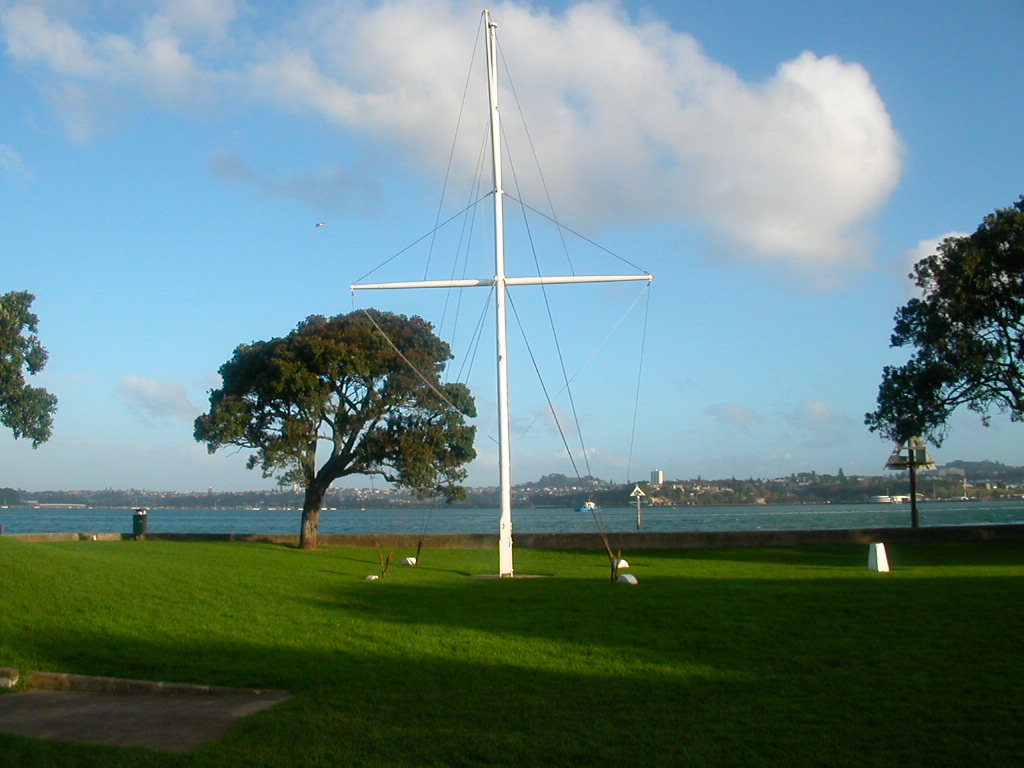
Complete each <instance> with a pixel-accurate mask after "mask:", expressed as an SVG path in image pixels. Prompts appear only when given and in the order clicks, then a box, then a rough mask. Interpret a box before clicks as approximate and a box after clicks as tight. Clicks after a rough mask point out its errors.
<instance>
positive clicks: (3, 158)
mask: <svg viewBox="0 0 1024 768" xmlns="http://www.w3.org/2000/svg"><path fill="white" fill-rule="evenodd" d="M0 170H2V171H4V172H5V173H7V174H9V175H11V176H24V175H25V174H26V173H27V170H26V168H25V161H24V160H22V158H21V155H20V154H19V153H18V151H17V150H16V149H14V147H9V146H7V145H6V144H0Z"/></svg>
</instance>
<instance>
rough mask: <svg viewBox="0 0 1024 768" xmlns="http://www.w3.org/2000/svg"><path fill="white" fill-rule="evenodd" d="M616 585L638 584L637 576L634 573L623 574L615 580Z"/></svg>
mask: <svg viewBox="0 0 1024 768" xmlns="http://www.w3.org/2000/svg"><path fill="white" fill-rule="evenodd" d="M615 583H616V584H636V583H637V581H636V576H634V575H633V574H632V573H623V574H621V575H620V576H619V578H617V579H616V580H615Z"/></svg>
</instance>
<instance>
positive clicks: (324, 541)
mask: <svg viewBox="0 0 1024 768" xmlns="http://www.w3.org/2000/svg"><path fill="white" fill-rule="evenodd" d="M7 536H8V537H9V538H12V539H20V540H21V541H40V542H44V541H121V540H129V539H132V538H134V537H133V536H132V534H130V533H22V534H7ZM144 538H146V539H149V540H154V541H256V542H267V543H273V544H288V545H292V546H297V545H298V542H299V537H298V535H296V534H262V533H147V534H146V535H145V537H144ZM1011 539H1024V525H949V526H928V527H925V528H855V529H844V530H804V531H679V532H663V533H655V532H651V533H647V532H643V531H641V532H632V533H610V534H608V541H609V543H610V544H611V546H612V548H613V549H623V550H629V551H636V550H642V549H697V548H713V547H798V546H805V545H808V546H810V545H825V544H870V543H872V542H875V541H881V542H885V543H904V542H948V541H1003V540H1011ZM513 540H514V543H515V546H516V547H519V548H520V549H584V550H589V549H598V550H599V549H603V548H604V544H603V543H602V541H601V537H600V536H598V534H596V533H518V534H515V535H514V537H513ZM419 542H420V537H419V536H418V535H416V534H383V535H375V536H374V535H368V534H334V533H325V534H320V536H319V537H318V543H319V544H320V545H321V546H327V547H388V548H396V549H397V548H400V547H416V546H417V545H418V544H419ZM423 546H424V547H426V548H428V549H497V547H498V535H497V534H496V533H493V534H489V533H478V534H473V533H470V534H438V533H435V534H427V535H426V536H423Z"/></svg>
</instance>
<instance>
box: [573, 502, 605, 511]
mask: <svg viewBox="0 0 1024 768" xmlns="http://www.w3.org/2000/svg"><path fill="white" fill-rule="evenodd" d="M576 511H577V512H600V511H601V508H600V507H599V506H597V502H596V501H585V502H583V506H582V507H576Z"/></svg>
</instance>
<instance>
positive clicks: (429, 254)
mask: <svg viewBox="0 0 1024 768" xmlns="http://www.w3.org/2000/svg"><path fill="white" fill-rule="evenodd" d="M481 26H482V22H481ZM480 37H481V36H480V35H477V36H476V39H475V40H474V42H473V53H472V55H471V56H470V57H469V69H468V70H467V71H466V84H465V85H464V86H463V87H462V103H461V104H459V116H458V118H457V119H456V120H455V133H454V134H453V135H452V146H451V149H450V150H449V151H448V167H447V168H445V172H444V183H443V184H442V185H441V196H440V199H439V200H438V201H437V215H436V216H435V217H434V229H433V231H432V232H431V234H432V235H434V234H436V233H437V229H438V222H440V221H441V210H442V209H443V208H444V198H445V193H446V192H447V191H448V179H449V178H451V173H452V162H453V161H454V159H455V147H456V145H457V143H458V140H459V128H460V127H461V126H462V115H463V113H464V112H465V111H466V95H467V94H468V93H469V81H470V78H471V77H472V76H473V62H475V61H476V50H477V47H478V46H479V45H480ZM434 239H435V238H434V237H431V238H430V249H429V250H428V251H427V263H426V264H424V266H423V279H424V280H426V279H427V274H428V272H429V270H430V259H431V257H432V256H433V253H434Z"/></svg>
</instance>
